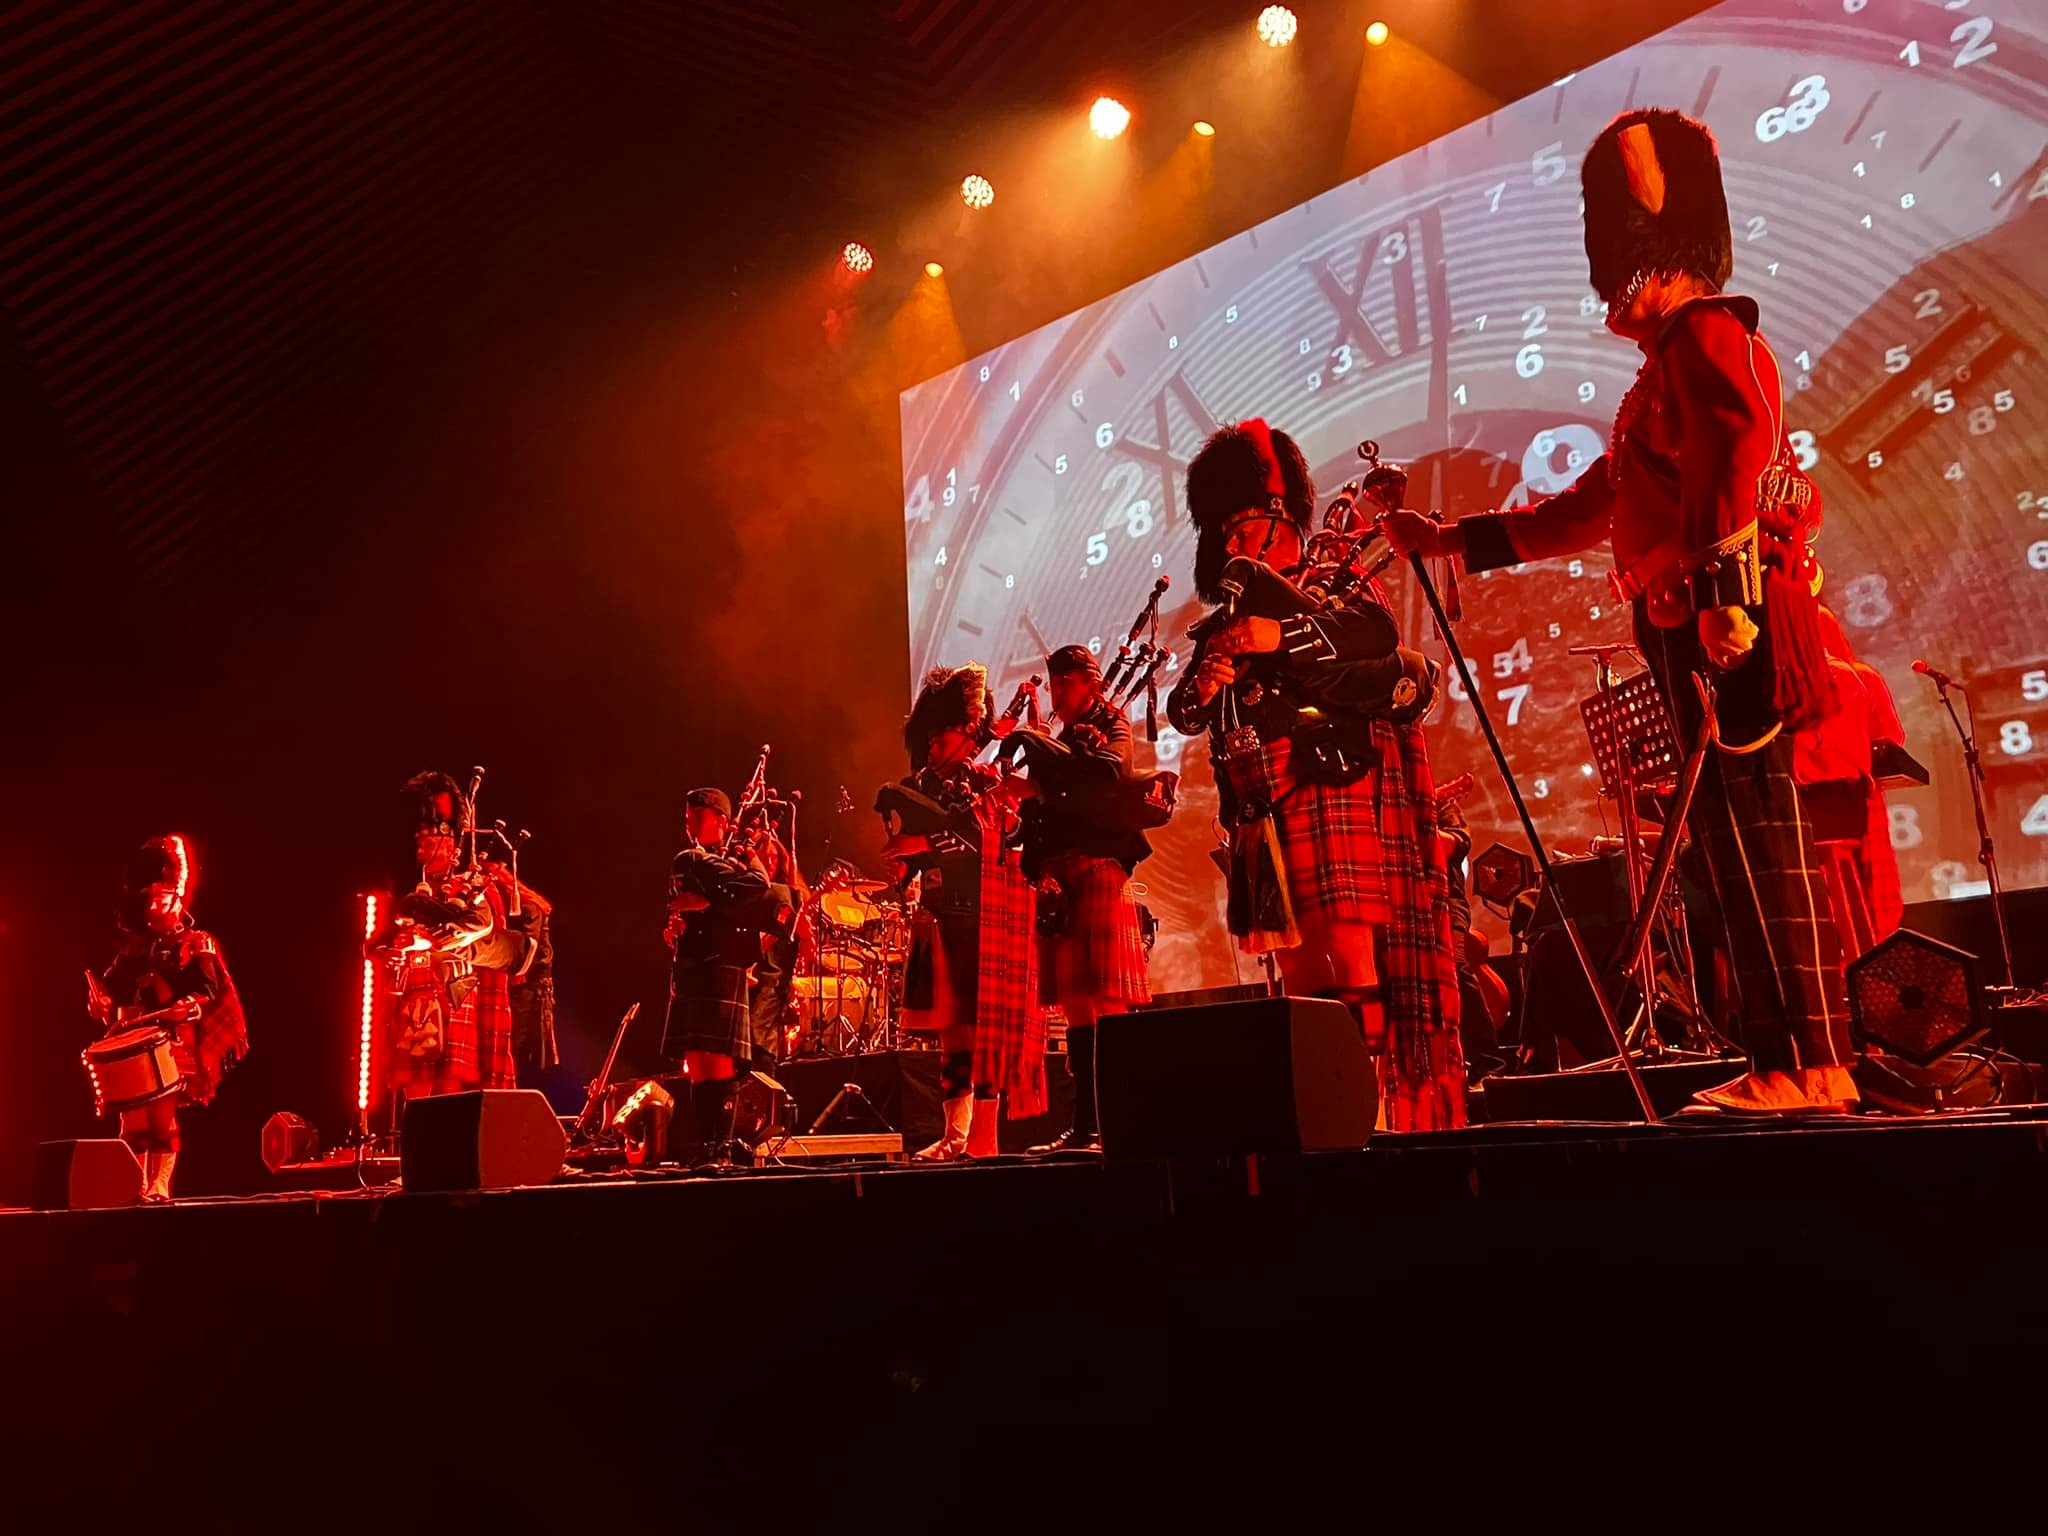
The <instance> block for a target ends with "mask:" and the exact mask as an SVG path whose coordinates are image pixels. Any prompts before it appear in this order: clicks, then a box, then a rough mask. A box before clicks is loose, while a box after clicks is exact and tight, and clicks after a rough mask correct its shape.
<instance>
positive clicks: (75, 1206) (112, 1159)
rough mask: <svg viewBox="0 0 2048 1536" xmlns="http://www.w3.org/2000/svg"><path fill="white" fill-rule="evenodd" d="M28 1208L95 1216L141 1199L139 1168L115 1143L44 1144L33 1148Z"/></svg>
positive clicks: (131, 1155) (119, 1143) (121, 1144)
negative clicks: (100, 1211)
mask: <svg viewBox="0 0 2048 1536" xmlns="http://www.w3.org/2000/svg"><path fill="white" fill-rule="evenodd" d="M29 1189H30V1193H29V1204H30V1205H31V1206H32V1207H34V1208H35V1209H36V1210H39V1211H98V1210H106V1209H109V1208H110V1207H113V1206H121V1205H134V1204H136V1203H137V1202H138V1201H140V1200H141V1199H142V1164H140V1163H138V1162H137V1161H136V1160H135V1154H134V1153H133V1152H131V1151H129V1150H128V1143H127V1142H125V1141H121V1140H118V1139H115V1138H111V1137H110V1138H107V1139H105V1140H94V1141H46V1142H44V1143H42V1145H40V1146H38V1147H37V1148H36V1161H35V1172H34V1174H33V1176H32V1177H31V1179H30V1181H29Z"/></svg>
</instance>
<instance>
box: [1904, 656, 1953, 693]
mask: <svg viewBox="0 0 2048 1536" xmlns="http://www.w3.org/2000/svg"><path fill="white" fill-rule="evenodd" d="M1913 670H1914V671H1915V672H1918V673H1919V674H1920V675H1921V676H1922V677H1926V678H1932V679H1933V680H1934V686H1935V687H1937V688H1954V687H1957V686H1959V685H1958V684H1957V682H1956V680H1955V679H1954V678H1952V677H1950V676H1949V675H1948V674H1947V673H1946V672H1943V671H1941V670H1940V669H1939V668H1936V667H1930V666H1929V665H1927V663H1926V662H1924V661H1922V660H1920V659H1919V658H1918V657H1915V658H1914V661H1913Z"/></svg>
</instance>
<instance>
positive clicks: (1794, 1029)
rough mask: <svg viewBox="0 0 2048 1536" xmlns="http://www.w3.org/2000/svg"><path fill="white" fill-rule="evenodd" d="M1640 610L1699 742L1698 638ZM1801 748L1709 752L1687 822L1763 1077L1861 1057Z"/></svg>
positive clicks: (1656, 662) (1651, 649)
mask: <svg viewBox="0 0 2048 1536" xmlns="http://www.w3.org/2000/svg"><path fill="white" fill-rule="evenodd" d="M1636 607H1637V618H1636V636H1637V640H1638V642H1639V643H1641V645H1642V647H1643V651H1644V654H1645V656H1646V657H1647V658H1648V659H1649V662H1650V666H1651V668H1652V670H1653V671H1655V672H1656V673H1657V674H1658V680H1659V682H1660V683H1661V684H1662V685H1663V688H1664V697H1665V701H1666V702H1667V703H1668V704H1669V705H1670V706H1671V711H1672V714H1673V715H1674V716H1675V717H1676V721H1677V724H1678V728H1679V731H1680V734H1681V738H1682V739H1690V738H1691V736H1692V735H1693V733H1694V731H1695V729H1696V727H1697V725H1698V722H1699V720H1700V717H1701V714H1702V710H1701V706H1700V703H1699V697H1698V694H1697V692H1696V691H1695V690H1694V688H1693V685H1692V679H1691V675H1690V674H1691V673H1692V672H1693V671H1694V670H1695V668H1697V667H1698V666H1700V665H1701V662H1700V651H1699V639H1698V635H1697V632H1696V631H1695V630H1694V629H1693V627H1692V626H1691V625H1687V626H1685V627H1684V628H1682V629H1665V630H1660V629H1656V628H1654V627H1653V626H1651V625H1650V623H1649V621H1648V619H1647V617H1645V616H1644V613H1643V605H1642V603H1641V602H1640V601H1638V603H1637V605H1636ZM1758 661H1759V658H1757V657H1755V656H1752V657H1751V659H1750V661H1749V662H1748V663H1746V665H1748V666H1756V665H1758ZM1793 752H1794V748H1793V738H1792V733H1791V732H1790V731H1782V732H1780V733H1779V734H1778V735H1777V736H1776V737H1774V738H1773V739H1772V740H1770V741H1769V742H1768V744H1766V745H1765V746H1762V747H1760V748H1758V749H1756V750H1753V751H1750V752H1745V753H1732V752H1727V751H1714V750H1710V751H1709V753H1708V756H1707V761H1706V765H1705V767H1704V768H1703V769H1702V771H1701V773H1700V782H1699V789H1698V791H1697V792H1696V793H1695V795H1694V797H1693V803H1692V810H1691V812H1690V813H1689V814H1688V815H1687V817H1686V819H1685V830H1686V832H1687V833H1688V834H1689V835H1690V836H1691V838H1692V844H1693V857H1694V858H1695V859H1696V860H1697V861H1698V863H1699V864H1700V865H1701V866H1703V868H1704V871H1705V873H1706V876H1707V883H1708V885H1709V887H1710V888H1711V889H1712V891H1713V896H1714V904H1715V905H1716V906H1717V907H1718V908H1719V911H1718V912H1717V913H1715V914H1713V917H1712V920H1711V926H1708V927H1707V931H1706V935H1705V936H1706V937H1707V938H1708V939H1710V940H1711V941H1712V942H1714V943H1716V944H1718V945H1719V946H1720V947H1721V948H1722V949H1723V950H1724V951H1725V952H1726V954H1727V956H1728V959H1729V963H1730V965H1731V967H1732V968H1733V970H1734V972H1735V985H1736V992H1737V994H1738V996H1737V1007H1738V1010H1739V1013H1740V1017H1741V1035H1742V1044H1743V1046H1744V1047H1745V1048H1746V1049H1747V1050H1748V1052H1749V1057H1750V1065H1751V1068H1752V1070H1754V1071H1757V1072H1786V1071H1795V1070H1798V1069H1800V1068H1808V1067H1829V1066H1835V1067H1839V1066H1846V1065H1847V1064H1848V1063H1849V1061H1850V1060H1851V1059H1852V1056H1853V1047H1852V1046H1851V1044H1850V1041H1849V1010H1848V985H1847V982H1846V980H1845V979H1844V977H1843V974H1842V950H1841V941H1840V938H1839V936H1838V935H1837V933H1836V931H1835V922H1834V916H1833V914H1832V913H1831V912H1830V910H1829V908H1828V896H1827V883H1826V880H1825V879H1824V878H1823V877H1822V875H1821V873H1820V860H1819V856H1818V854H1817V851H1816V849H1815V847H1814V835H1813V823H1812V821H1811V820H1810V819H1809V818H1808V815H1807V812H1806V810H1805V807H1804V805H1803V803H1802V801H1801V799H1800V792H1799V786H1798V785H1797V783H1795V782H1794V778H1793ZM1702 926H1706V925H1697V924H1696V925H1695V926H1694V927H1693V934H1694V937H1695V940H1696V941H1697V939H1698V938H1699V937H1700V936H1701V928H1702Z"/></svg>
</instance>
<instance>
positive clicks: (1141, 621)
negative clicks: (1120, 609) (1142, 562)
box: [1124, 576, 1173, 646]
mask: <svg viewBox="0 0 2048 1536" xmlns="http://www.w3.org/2000/svg"><path fill="white" fill-rule="evenodd" d="M1172 585H1173V578H1172V577H1171V576H1161V577H1160V578H1159V579H1158V580H1157V581H1155V582H1153V583H1152V591H1151V594H1150V595H1149V596H1148V597H1146V599H1145V606H1144V607H1143V608H1140V609H1139V610H1138V622H1137V623H1135V624H1133V625H1132V626H1131V632H1130V633H1129V634H1128V635H1126V636H1124V644H1125V645H1127V646H1128V645H1131V644H1134V643H1135V642H1136V640H1137V638H1138V636H1139V635H1141V634H1143V633H1144V631H1145V621H1146V620H1147V619H1149V618H1151V617H1152V610H1153V609H1154V608H1156V607H1158V606H1159V599H1160V598H1162V597H1164V596H1166V589H1167V588H1168V587H1170V586H1172Z"/></svg>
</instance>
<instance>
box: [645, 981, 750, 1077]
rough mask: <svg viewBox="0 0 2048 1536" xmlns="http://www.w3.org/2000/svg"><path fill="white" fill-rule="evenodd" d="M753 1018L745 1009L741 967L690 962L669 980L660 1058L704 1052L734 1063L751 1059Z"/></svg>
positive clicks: (745, 993) (744, 991) (745, 997)
mask: <svg viewBox="0 0 2048 1536" xmlns="http://www.w3.org/2000/svg"><path fill="white" fill-rule="evenodd" d="M753 1041H754V1025H753V1017H752V1014H751V1012H750V1011H749V1009H748V1007H747V968H746V967H745V966H743V965H727V964H723V963H720V962H718V961H706V960H690V961H685V962H683V963H681V964H679V965H677V966H676V967H675V970H674V971H673V973H672V974H671V977H670V980H669V992H668V1020H667V1022H666V1023H665V1024H664V1025H663V1026H662V1031H661V1054H662V1055H664V1056H666V1057H668V1058H669V1059H671V1060H676V1059H679V1058H680V1057H681V1056H682V1055H683V1053H684V1052H685V1051H707V1052H710V1053H711V1054H713V1055H718V1056H730V1057H732V1059H733V1060H734V1061H736V1062H742V1061H751V1060H753V1056H754V1045H753Z"/></svg>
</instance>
